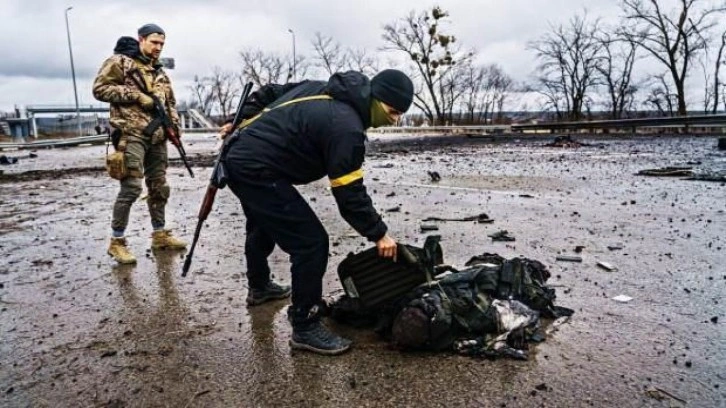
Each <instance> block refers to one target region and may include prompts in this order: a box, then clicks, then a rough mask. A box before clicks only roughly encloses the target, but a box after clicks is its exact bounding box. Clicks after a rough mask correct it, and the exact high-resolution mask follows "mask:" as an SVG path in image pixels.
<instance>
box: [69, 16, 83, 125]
mask: <svg viewBox="0 0 726 408" xmlns="http://www.w3.org/2000/svg"><path fill="white" fill-rule="evenodd" d="M71 9H73V6H70V7H68V8H66V34H67V35H68V54H69V55H70V57H71V75H72V76H73V95H74V96H75V98H76V124H77V125H78V136H83V131H82V129H81V109H80V108H79V106H78V88H77V87H76V68H75V66H74V65H73V47H72V46H71V29H70V28H69V26H68V12H69V11H70V10H71Z"/></svg>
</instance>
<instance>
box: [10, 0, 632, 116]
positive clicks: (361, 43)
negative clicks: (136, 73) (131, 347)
mask: <svg viewBox="0 0 726 408" xmlns="http://www.w3.org/2000/svg"><path fill="white" fill-rule="evenodd" d="M434 4H438V5H440V6H441V7H442V8H443V9H445V10H447V11H449V13H450V21H451V25H450V27H449V30H448V31H449V32H450V33H452V34H454V35H456V36H457V37H458V39H459V41H460V43H461V44H462V45H464V46H466V47H471V48H475V49H476V50H477V51H478V53H479V57H478V58H479V60H480V62H483V63H492V62H496V63H498V64H500V65H501V66H502V67H503V68H504V70H505V71H506V72H507V73H509V74H510V75H511V76H513V77H514V78H515V79H516V80H520V81H524V80H527V79H528V77H529V76H530V75H531V74H532V72H533V69H534V56H533V53H532V52H531V51H528V50H527V49H526V44H527V42H528V41H531V40H532V39H535V38H537V37H538V36H540V35H542V34H543V33H544V32H546V31H547V30H548V27H549V26H550V24H554V25H557V24H560V23H564V22H566V21H567V20H568V19H569V18H570V17H572V16H573V15H574V14H575V13H578V12H581V11H582V10H583V9H587V10H588V13H589V15H591V16H601V17H603V19H604V21H612V20H614V19H616V18H617V16H618V15H619V14H620V10H619V8H618V2H617V1H616V0H506V1H503V0H442V1H439V2H436V3H434V2H431V3H429V2H427V0H397V1H391V0H365V1H363V0H356V1H350V0H206V1H199V0H195V1H191V0H173V1H172V0H156V1H137V0H127V1H121V0H103V1H97V0H69V1H67V2H66V1H64V0H2V6H1V7H0V22H1V23H0V38H2V42H0V111H2V110H10V109H12V108H13V107H14V106H16V105H17V106H20V107H22V106H25V105H32V104H73V103H74V99H73V83H72V80H71V69H70V59H69V53H68V42H67V37H66V26H65V10H66V8H67V7H69V6H72V7H73V9H71V10H70V11H68V13H67V15H68V18H69V23H70V24H69V25H70V31H71V41H72V49H73V56H74V63H75V70H76V78H77V81H78V95H79V99H80V103H81V104H83V105H90V104H93V103H95V100H94V99H93V96H92V95H91V91H90V87H91V83H92V81H93V78H94V76H95V74H96V72H97V70H98V68H99V67H100V64H101V62H102V61H103V60H104V59H105V58H106V57H108V56H109V55H110V54H111V53H112V49H113V46H114V45H115V43H116V40H117V39H118V37H120V36H123V35H132V36H135V33H136V29H137V28H138V27H139V26H141V25H143V24H145V23H147V22H155V23H157V24H159V25H160V26H162V27H163V28H164V29H165V30H166V32H167V42H166V47H165V49H164V53H163V56H167V57H174V58H175V61H176V68H175V69H174V70H173V71H169V73H170V76H171V78H172V81H173V82H174V85H175V89H176V92H177V94H178V99H180V100H184V99H188V98H189V90H188V86H189V84H190V81H191V79H192V78H193V77H194V75H205V74H207V73H209V72H211V70H212V68H213V67H214V66H220V67H222V68H224V69H229V70H235V69H236V68H237V67H238V66H239V63H240V58H239V51H240V50H242V49H246V48H259V49H262V50H265V51H272V52H278V53H281V54H285V53H288V54H290V53H291V48H292V46H291V43H292V37H291V35H290V33H289V32H288V29H292V30H293V31H294V32H295V37H296V45H297V53H298V54H299V55H300V54H306V55H312V54H313V52H312V46H311V40H312V39H313V38H314V35H315V32H321V33H322V34H325V35H329V36H333V37H334V38H335V39H336V40H337V41H338V42H340V43H341V44H342V45H344V46H351V47H357V48H360V47H365V48H367V49H369V50H370V51H376V49H377V48H379V47H381V46H382V45H383V42H382V40H381V34H382V32H383V30H382V26H383V25H384V24H386V23H390V22H393V21H395V20H396V19H398V18H401V17H404V16H406V15H407V14H408V13H409V12H410V11H412V10H417V11H418V10H423V9H425V8H429V7H430V6H433V5H434Z"/></svg>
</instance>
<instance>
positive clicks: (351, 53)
mask: <svg viewBox="0 0 726 408" xmlns="http://www.w3.org/2000/svg"><path fill="white" fill-rule="evenodd" d="M347 61H348V64H347V66H346V67H347V68H348V69H350V70H353V71H358V72H362V73H364V74H365V75H368V76H373V75H375V74H376V73H377V72H378V71H379V68H378V60H376V58H375V57H374V56H372V55H370V54H369V53H368V51H367V50H366V49H365V48H349V49H348V52H347Z"/></svg>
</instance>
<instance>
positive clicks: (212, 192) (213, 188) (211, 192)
mask: <svg viewBox="0 0 726 408" xmlns="http://www.w3.org/2000/svg"><path fill="white" fill-rule="evenodd" d="M251 90H252V83H251V82H248V83H247V84H246V85H245V87H244V90H243V91H242V97H241V98H240V101H239V105H238V106H237V112H236V113H235V116H234V121H233V127H232V129H236V128H237V126H239V124H240V122H242V107H243V106H244V104H245V101H247V97H249V96H250V91H251ZM177 140H178V139H177ZM172 143H174V141H173V140H172ZM180 146H181V143H180ZM182 149H183V148H182ZM221 154H222V150H220V154H219V156H221ZM184 163H185V164H186V160H185V161H184ZM219 166H220V157H217V160H215V166H214V167H215V168H214V170H213V171H212V177H211V179H210V180H209V184H208V185H207V191H206V192H205V193H204V200H202V205H201V206H200V207H199V214H198V215H197V218H198V219H197V227H196V229H195V230H194V239H193V240H192V246H191V247H190V248H189V252H188V253H187V257H186V259H185V260H184V266H183V267H182V275H181V276H182V277H185V276H187V272H189V268H190V267H191V265H192V257H193V256H194V248H196V246H197V241H199V235H200V233H201V232H202V226H203V225H204V221H206V220H207V217H208V216H209V213H210V212H212V206H213V205H214V198H215V197H216V195H217V190H218V188H217V183H216V178H217V174H218V167H219ZM187 168H189V167H187ZM189 171H190V172H191V169H189ZM192 177H193V176H192Z"/></svg>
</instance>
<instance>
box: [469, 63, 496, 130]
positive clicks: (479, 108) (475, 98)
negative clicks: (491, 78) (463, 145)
mask: <svg viewBox="0 0 726 408" xmlns="http://www.w3.org/2000/svg"><path fill="white" fill-rule="evenodd" d="M486 75H487V68H486V67H482V66H475V65H473V64H470V63H469V64H464V69H463V72H462V78H463V79H464V87H463V88H464V95H463V97H462V108H463V111H464V113H465V114H466V116H465V117H464V121H465V122H466V123H469V124H475V123H477V122H480V121H481V115H482V112H484V115H486V112H488V108H489V107H490V106H491V104H488V105H484V104H482V97H481V96H482V94H486V93H487V92H486V90H485V89H484V87H485V85H486V81H485V78H486ZM485 121H486V116H485ZM485 123H486V122H485Z"/></svg>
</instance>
